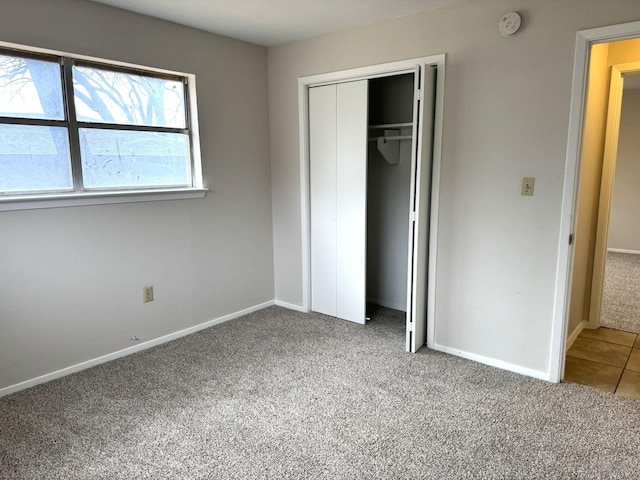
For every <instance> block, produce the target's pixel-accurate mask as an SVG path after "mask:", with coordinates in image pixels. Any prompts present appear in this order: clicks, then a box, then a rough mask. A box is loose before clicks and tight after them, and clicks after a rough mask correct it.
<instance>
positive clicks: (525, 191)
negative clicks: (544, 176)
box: [520, 177, 536, 195]
mask: <svg viewBox="0 0 640 480" xmlns="http://www.w3.org/2000/svg"><path fill="white" fill-rule="evenodd" d="M535 184H536V177H522V192H521V193H520V194H521V195H533V187H534V186H535Z"/></svg>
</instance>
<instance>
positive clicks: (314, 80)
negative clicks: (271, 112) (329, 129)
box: [298, 54, 446, 344]
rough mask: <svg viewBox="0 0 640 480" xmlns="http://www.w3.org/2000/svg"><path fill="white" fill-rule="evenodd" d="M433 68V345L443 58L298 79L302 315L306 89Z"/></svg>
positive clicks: (306, 295)
mask: <svg viewBox="0 0 640 480" xmlns="http://www.w3.org/2000/svg"><path fill="white" fill-rule="evenodd" d="M424 64H426V65H434V66H436V67H437V76H436V109H435V119H434V121H435V123H434V139H433V141H434V147H433V165H432V169H433V170H432V177H431V211H430V216H431V220H430V225H431V229H430V230H431V231H430V234H429V280H428V285H429V286H428V293H427V344H429V343H433V334H434V331H435V330H433V324H434V321H435V278H436V265H435V259H436V258H437V235H438V232H437V227H438V208H439V198H440V165H441V156H442V129H443V123H444V77H445V64H446V55H445V54H439V55H432V56H428V57H422V58H412V59H408V60H400V61H396V62H390V63H385V64H380V65H370V66H366V67H359V68H353V69H349V70H341V71H337V72H330V73H322V74H318V75H311V76H306V77H300V78H298V126H299V135H300V207H301V208H300V216H301V241H302V309H303V310H302V311H303V312H309V311H311V268H310V263H311V234H310V215H309V131H308V118H309V115H308V104H309V88H310V87H314V86H320V85H326V84H329V83H341V82H346V81H353V80H358V79H368V78H379V77H384V76H389V75H398V74H402V73H413V72H415V67H416V65H424Z"/></svg>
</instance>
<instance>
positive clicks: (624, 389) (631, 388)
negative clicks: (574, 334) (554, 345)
mask: <svg viewBox="0 0 640 480" xmlns="http://www.w3.org/2000/svg"><path fill="white" fill-rule="evenodd" d="M564 381H565V382H573V383H580V384H582V385H589V386H590V387H594V388H598V389H600V390H605V391H607V392H611V393H615V394H616V395H622V396H624V397H628V398H633V399H636V400H640V335H637V334H635V333H629V332H621V331H619V330H612V329H609V328H599V329H597V330H588V329H585V330H583V331H582V333H581V334H580V335H579V336H578V338H576V341H575V342H574V343H573V345H572V346H571V348H570V349H569V351H568V352H567V362H566V367H565V373H564Z"/></svg>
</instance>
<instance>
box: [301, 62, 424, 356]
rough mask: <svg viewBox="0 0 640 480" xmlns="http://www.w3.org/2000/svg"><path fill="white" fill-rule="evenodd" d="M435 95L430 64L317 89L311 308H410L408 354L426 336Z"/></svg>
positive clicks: (354, 313) (312, 110)
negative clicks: (371, 306) (368, 305)
mask: <svg viewBox="0 0 640 480" xmlns="http://www.w3.org/2000/svg"><path fill="white" fill-rule="evenodd" d="M434 98H435V68H433V67H430V66H428V65H418V66H416V68H415V70H412V71H409V72H402V73H398V74H394V75H385V76H380V77H377V78H365V79H357V80H353V81H344V82H340V83H333V84H328V85H319V86H312V87H310V88H309V93H308V122H309V123H308V128H309V207H310V208H309V213H310V247H311V251H310V276H311V310H313V311H316V312H320V313H324V314H327V315H332V316H335V317H338V318H341V319H345V320H349V321H353V322H357V323H365V322H366V319H367V311H366V306H367V302H370V303H374V304H378V305H381V306H384V307H389V308H393V309H396V310H402V311H405V312H406V331H407V336H406V348H407V350H408V351H416V350H417V349H418V348H420V346H422V344H424V343H425V339H426V296H427V289H426V276H427V263H428V260H427V246H428V224H429V195H430V173H431V158H432V144H433V142H432V138H433V116H434Z"/></svg>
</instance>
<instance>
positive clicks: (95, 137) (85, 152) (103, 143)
mask: <svg viewBox="0 0 640 480" xmlns="http://www.w3.org/2000/svg"><path fill="white" fill-rule="evenodd" d="M80 152H81V156H82V172H83V176H84V186H85V188H110V187H111V188H133V187H160V186H191V157H190V148H189V136H188V135H183V134H179V133H163V132H140V131H132V130H101V129H95V128H81V129H80Z"/></svg>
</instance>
